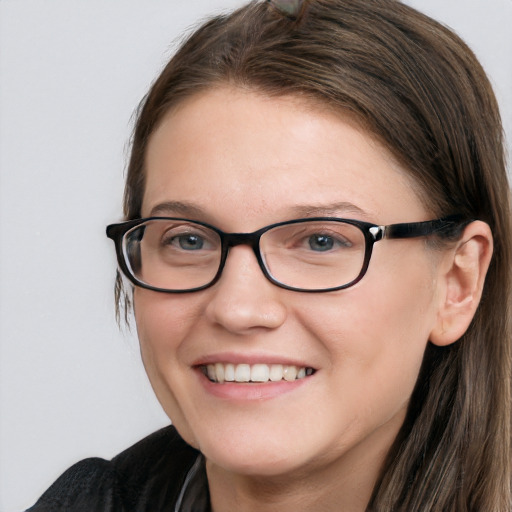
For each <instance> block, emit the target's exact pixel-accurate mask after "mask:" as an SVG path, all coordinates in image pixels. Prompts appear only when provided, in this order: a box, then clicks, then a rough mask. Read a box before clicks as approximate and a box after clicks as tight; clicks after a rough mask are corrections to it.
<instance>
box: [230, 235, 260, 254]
mask: <svg viewBox="0 0 512 512" xmlns="http://www.w3.org/2000/svg"><path fill="white" fill-rule="evenodd" d="M260 236H261V235H260V233H258V232H256V233H225V234H224V240H223V241H224V245H225V247H226V248H231V247H236V246H237V245H248V246H250V247H252V249H253V250H255V251H256V250H257V249H258V245H259V240H260Z"/></svg>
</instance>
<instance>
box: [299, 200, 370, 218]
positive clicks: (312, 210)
mask: <svg viewBox="0 0 512 512" xmlns="http://www.w3.org/2000/svg"><path fill="white" fill-rule="evenodd" d="M292 211H293V212H294V214H295V215H297V216H299V217H336V216H338V215H340V214H341V215H345V214H355V215H360V216H363V217H368V216H369V213H368V212H366V211H364V210H363V209H361V208H359V206H356V205H355V204H352V203H349V202H346V201H341V202H338V203H332V204H327V205H321V206H315V205H297V206H294V207H293V208H292Z"/></svg>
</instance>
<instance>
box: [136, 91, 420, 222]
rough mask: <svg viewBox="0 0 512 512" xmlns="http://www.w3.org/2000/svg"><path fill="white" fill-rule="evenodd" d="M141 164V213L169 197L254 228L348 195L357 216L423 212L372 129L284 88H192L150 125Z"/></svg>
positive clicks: (343, 200)
mask: <svg viewBox="0 0 512 512" xmlns="http://www.w3.org/2000/svg"><path fill="white" fill-rule="evenodd" d="M145 167H146V189H145V193H144V199H143V215H144V216H147V215H148V214H149V212H150V211H151V210H152V209H153V208H154V207H155V206H157V205H158V204H160V203H162V202H170V201H175V202H183V203H190V204H191V205H195V206H198V207H200V209H202V210H205V211H206V212H207V213H208V214H209V215H210V217H212V218H209V219H208V220H211V221H216V219H215V217H219V218H221V219H222V220H225V219H226V218H227V217H229V216H231V217H233V215H236V216H237V218H239V219H241V218H243V219H246V220H247V221H248V223H250V222H252V221H253V220H254V223H255V225H256V227H259V225H261V223H262V222H267V221H269V222H275V221H280V220H286V219H288V218H290V215H292V212H293V210H294V209H295V210H296V209H297V207H298V206H301V205H303V206H307V205H310V206H312V207H322V206H324V205H326V204H339V203H345V204H352V205H354V206H355V210H359V211H361V212H362V214H361V215H357V217H361V216H363V217H364V216H366V217H368V219H369V220H373V221H377V220H379V222H388V221H389V222H395V221H396V220H395V218H399V220H400V221H402V220H416V219H411V218H410V217H411V215H412V216H416V217H424V216H425V212H424V210H423V208H422V207H421V204H420V201H419V199H418V197H417V195H416V194H415V192H414V190H413V187H412V186H411V183H410V180H409V178H408V176H407V174H406V173H405V171H404V170H403V169H401V168H400V166H399V165H398V164H397V163H396V161H395V160H394V159H393V157H392V156H391V154H390V153H389V152H388V151H387V150H386V149H385V148H384V147H383V146H382V145H380V144H379V143H378V142H377V141H376V139H375V138H374V137H372V136H371V135H370V134H368V133H367V132H365V131H364V130H363V129H362V128H361V127H360V126H359V125H358V124H357V122H355V120H354V119H353V118H351V117H349V116H342V115H340V113H339V112H336V113H334V112H332V111H330V110H328V109H327V108H325V107H324V106H322V107H320V106H319V105H315V104H314V103H312V102H311V101H306V100H304V99H301V98H297V97H294V96H285V97H268V96H264V95H262V94H259V93H256V92H254V91H245V90H240V89H235V88H220V89H215V90H210V91H207V92H204V93H201V94H198V95H196V96H193V97H191V98H189V99H187V100H186V101H184V102H183V103H181V104H180V105H179V106H178V107H177V108H175V109H174V110H172V111H171V112H169V113H168V114H167V115H166V116H165V118H164V119H163V121H162V123H161V124H160V125H159V127H158V128H157V130H156V131H155V132H154V134H153V135H152V137H151V140H150V142H149V145H148V151H147V155H146V166H145ZM398 203H399V204H398ZM393 206H394V207H395V208H393ZM404 210H405V211H404ZM408 213H410V215H409V216H408V217H407V218H405V217H406V216H407V214H408ZM352 216H354V215H352ZM418 220H419V219H418ZM217 222H218V220H217ZM245 229H249V228H248V227H247V226H246V227H245Z"/></svg>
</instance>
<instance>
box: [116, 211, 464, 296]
mask: <svg viewBox="0 0 512 512" xmlns="http://www.w3.org/2000/svg"><path fill="white" fill-rule="evenodd" d="M468 223H469V221H467V220H464V219H463V218H462V217H461V216H458V215H457V216H450V217H445V218H442V219H437V220H431V221H425V222H413V223H404V224H391V225H389V226H378V225H376V224H371V223H369V222H363V221H359V220H352V219H338V218H332V217H316V218H309V219H296V220H290V221H288V222H279V223H277V224H272V225H270V226H266V227H264V228H261V229H259V230H257V231H254V232H253V233H224V232H223V231H221V230H220V229H217V228H216V227H214V226H211V225H209V224H205V223H204V222H198V221H194V220H189V219H180V218H174V217H150V218H147V219H136V220H130V221H127V222H121V223H119V224H111V225H110V226H108V227H107V236H108V237H109V238H111V239H112V240H113V241H114V242H115V246H116V253H117V260H118V264H119V267H120V269H121V270H122V272H123V273H124V274H125V276H126V277H127V278H128V279H129V280H130V281H131V282H132V283H133V284H134V285H136V286H141V287H143V288H147V289H149V290H155V291H159V292H167V293H184V292H195V291H199V290H203V289H205V288H208V287H209V286H212V285H213V284H214V283H216V282H217V281H218V280H219V278H220V276H221V274H222V269H223V268H224V265H225V263H226V258H227V256H228V254H229V250H230V248H232V247H235V246H237V245H248V246H250V247H251V248H252V250H253V251H254V254H255V256H256V259H257V260H258V263H259V266H260V267H261V270H262V271H263V274H264V275H265V277H266V278H267V279H268V280H269V281H270V282H272V283H274V284H275V285H277V286H280V287H281V288H286V289H288V290H295V291H300V292H328V291H334V290H341V289H343V288H348V287H349V286H352V285H354V284H356V283H357V282H358V281H360V280H361V279H362V277H363V276H364V274H365V273H366V271H367V269H368V264H369V262H370V257H371V254H372V249H373V244H374V243H375V242H378V241H379V240H383V239H393V238H394V239H398V238H402V239H404V238H416V237H423V236H430V235H436V236H439V237H443V238H453V237H457V236H458V234H460V232H461V231H462V229H463V227H464V226H465V225H466V224H468Z"/></svg>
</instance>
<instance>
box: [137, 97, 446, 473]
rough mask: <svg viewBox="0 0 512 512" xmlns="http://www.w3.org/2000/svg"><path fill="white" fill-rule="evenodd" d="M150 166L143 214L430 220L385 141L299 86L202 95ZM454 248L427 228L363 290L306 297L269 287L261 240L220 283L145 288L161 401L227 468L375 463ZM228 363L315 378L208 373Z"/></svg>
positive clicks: (142, 324)
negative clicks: (293, 91)
mask: <svg viewBox="0 0 512 512" xmlns="http://www.w3.org/2000/svg"><path fill="white" fill-rule="evenodd" d="M146 169H147V185H146V190H145V193H144V199H143V212H142V214H143V216H145V217H147V216H151V215H159V216H175V217H184V218H189V219H193V220H199V221H204V222H207V223H209V224H213V225H215V226H217V227H218V228H220V229H221V230H223V231H226V232H252V231H255V230H257V229H259V228H261V227H263V226H266V225H268V224H272V223H276V222H280V221H286V220H290V219H294V218H298V217H307V216H319V215H321V216H333V217H345V218H347V217H348V218H353V219H361V220H365V221H369V222H373V223H376V224H391V223H398V222H414V221H422V220H428V219H430V218H431V215H429V214H428V212H427V211H426V210H425V209H424V207H423V206H422V204H421V202H420V201H419V199H418V197H417V195H416V193H415V192H414V191H413V189H412V188H411V185H410V183H409V181H408V178H407V177H406V175H405V173H404V172H403V171H401V170H400V168H399V166H398V165H397V164H396V163H395V162H394V160H393V159H392V157H391V156H390V155H389V153H388V152H386V151H385V150H384V149H383V148H382V147H381V146H380V145H379V144H378V143H377V142H376V141H375V140H374V139H373V138H372V137H370V136H369V135H368V134H367V133H365V132H364V131H362V130H361V129H359V128H358V127H357V125H356V124H355V123H354V122H352V121H350V119H349V118H343V117H342V116H340V115H339V114H336V113H333V112H331V111H329V110H328V109H321V108H319V107H318V106H313V105H311V104H310V103H306V102H305V101H304V100H301V99H297V98H294V97H283V98H268V97H265V96H263V95H259V94H257V93H254V92H249V91H241V90H238V89H233V88H219V89H216V90H211V91H209V92H206V93H202V94H200V95H197V96H195V97H192V98H191V99H189V100H187V101H186V102H184V103H182V104H181V105H180V106H179V108H177V109H176V110H174V111H173V112H171V113H169V114H168V115H167V117H166V118H165V119H164V121H163V123H162V124H161V125H160V126H159V128H158V129H157V130H156V132H155V133H154V135H153V136H152V138H151V141H150V144H149V147H148V153H147V160H146ZM440 254H441V253H436V252H434V251H432V250H430V249H428V248H427V247H426V246H425V242H424V240H422V239H411V240H391V241H389V240H384V241H381V242H379V243H377V244H376V245H375V247H374V252H373V255H372V260H371V262H370V266H369V269H368V272H367V274H366V275H365V277H364V278H363V279H362V281H360V282H359V283H358V284H357V285H355V286H353V287H351V288H348V289H346V290H341V291H336V292H329V293H316V294H308V293H303V292H294V291H289V290H285V289H281V288H278V287H277V286H275V285H273V284H271V283H270V282H269V281H268V280H267V279H266V278H265V277H264V275H263V273H262V271H261V269H260V267H259V266H258V263H257V261H256V258H255V256H254V253H253V252H252V250H251V248H250V247H248V246H237V247H235V248H233V249H231V251H230V253H229V256H228V258H227V262H226V266H225V268H224V271H223V275H222V277H221V279H220V280H219V281H218V282H217V283H216V284H215V285H214V286H212V287H211V288H208V289H206V290H203V291H199V292H194V293H185V294H165V293H158V292H154V291H149V290H145V289H141V288H136V289H135V291H134V301H135V315H136V321H137V329H138V333H139V337H140V344H141V351H142V356H143V360H144V364H145V367H146V370H147V372H148V375H149V378H150V380H151V383H152V385H153V388H154V390H155V392H156V394H157V396H158V398H159V400H160V402H161V404H162V405H163V407H164V409H165V411H166V412H167V414H168V415H169V417H170V418H171V420H172V422H173V423H174V424H175V426H176V427H177V429H178V430H179V432H180V433H181V435H182V436H183V437H184V438H185V440H187V441H188V442H189V443H190V444H192V445H194V446H195V447H197V448H199V449H200V450H201V451H202V452H203V453H204V454H205V455H206V457H207V459H208V460H209V462H210V463H211V464H213V465H217V466H219V467H222V468H223V469H224V470H227V471H232V472H235V473H239V474H246V475H267V476H268V475H284V474H291V473H293V472H294V471H299V470H300V468H303V470H304V471H306V472H307V471H308V470H312V471H317V470H318V469H319V468H320V467H327V466H330V467H332V465H333V464H335V465H339V466H341V465H343V464H350V468H351V471H354V472H357V471H367V470H368V469H367V468H368V467H375V461H376V460H378V461H380V460H382V457H383V455H384V454H385V452H386V450H387V449H388V448H389V445H390V443H391V442H392V440H393V439H394V437H395V436H396V434H397V431H398V429H399V428H400V426H401V424H402V422H403V419H404V415H405V410H406V407H407V404H408V401H409V397H410V395H411V392H412V389H413V387H414V384H415V381H416V379H417V376H418V372H419V368H420V364H421V361H422V356H423V353H424V350H425V346H426V344H427V340H428V338H429V335H430V332H431V330H432V329H433V327H434V325H435V323H436V321H437V303H438V301H439V300H438V297H437V291H436V289H437V286H436V276H437V272H439V271H438V270H437V269H438V264H437V263H438V260H439V259H440V257H441V256H440ZM214 363H221V364H223V365H226V364H228V363H231V364H233V365H235V366H236V365H239V364H248V365H256V364H264V365H269V366H270V365H284V366H295V367H297V368H298V369H300V368H312V369H314V373H313V374H312V375H308V376H306V377H305V378H302V379H298V380H294V381H286V380H282V381H279V382H264V383H259V384H257V383H238V382H233V383H214V382H211V381H210V380H209V379H208V378H207V377H206V376H205V375H204V373H203V372H202V371H201V366H205V365H207V364H214ZM308 373H309V372H308ZM304 468H305V469H304Z"/></svg>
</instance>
